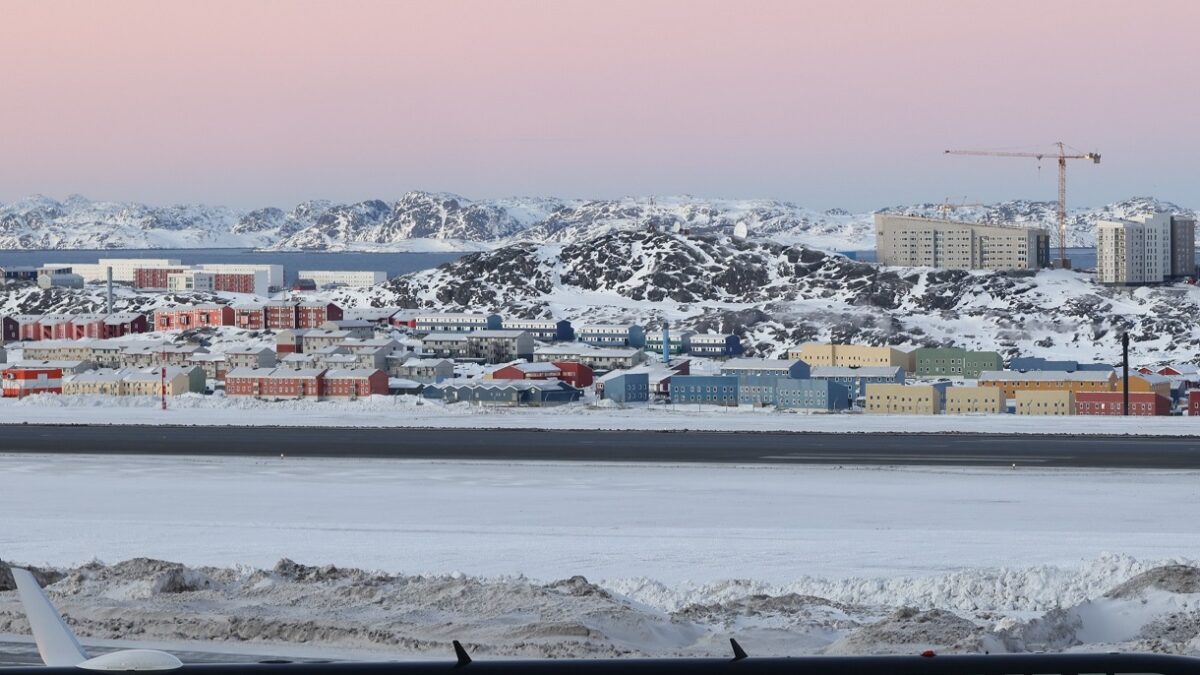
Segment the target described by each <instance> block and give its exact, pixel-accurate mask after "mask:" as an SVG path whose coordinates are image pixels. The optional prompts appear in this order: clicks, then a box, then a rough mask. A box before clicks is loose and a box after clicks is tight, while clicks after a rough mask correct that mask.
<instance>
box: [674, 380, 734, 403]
mask: <svg viewBox="0 0 1200 675" xmlns="http://www.w3.org/2000/svg"><path fill="white" fill-rule="evenodd" d="M671 403H698V404H707V405H730V406H736V405H737V404H738V378H736V377H734V376H732V375H675V376H674V377H672V378H671Z"/></svg>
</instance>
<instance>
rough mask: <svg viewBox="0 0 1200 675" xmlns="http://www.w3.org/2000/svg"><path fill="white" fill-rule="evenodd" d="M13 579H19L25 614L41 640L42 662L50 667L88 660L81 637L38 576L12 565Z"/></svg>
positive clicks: (70, 664)
mask: <svg viewBox="0 0 1200 675" xmlns="http://www.w3.org/2000/svg"><path fill="white" fill-rule="evenodd" d="M9 569H10V570H11V571H12V575H13V580H14V581H16V582H17V594H18V595H19V596H20V598H21V605H22V606H24V608H25V616H26V618H28V619H29V628H30V630H31V631H32V632H33V639H34V641H35V642H37V648H38V653H39V654H41V655H42V662H43V663H45V664H46V665H47V666H77V665H79V664H81V663H83V662H84V661H87V660H88V655H87V653H86V652H84V651H83V647H81V646H79V640H76V639H75V634H74V633H72V632H71V629H70V628H69V627H68V626H67V622H65V621H63V618H62V616H61V615H60V614H59V613H58V610H57V609H55V608H54V605H53V604H51V603H50V598H48V597H46V592H45V591H43V590H42V587H41V586H39V585H38V582H37V579H34V578H33V575H32V574H30V573H29V570H24V569H21V568H19V567H10V568H9Z"/></svg>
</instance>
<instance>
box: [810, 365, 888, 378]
mask: <svg viewBox="0 0 1200 675" xmlns="http://www.w3.org/2000/svg"><path fill="white" fill-rule="evenodd" d="M901 370H904V369H903V368H901V367H900V366H859V367H858V368H852V367H850V366H813V367H812V369H810V370H809V375H808V376H809V377H811V378H813V379H819V378H822V377H888V378H891V377H895V376H896V372H897V371H901Z"/></svg>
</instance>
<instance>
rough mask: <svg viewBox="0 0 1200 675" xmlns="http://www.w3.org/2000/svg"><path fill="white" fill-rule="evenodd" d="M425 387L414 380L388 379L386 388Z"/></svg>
mask: <svg viewBox="0 0 1200 675" xmlns="http://www.w3.org/2000/svg"><path fill="white" fill-rule="evenodd" d="M423 386H425V385H424V384H422V383H420V382H417V381H416V380H407V379H405V378H403V377H389V378H388V388H390V389H419V388H421V387H423Z"/></svg>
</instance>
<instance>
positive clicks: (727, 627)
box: [0, 558, 1200, 658]
mask: <svg viewBox="0 0 1200 675" xmlns="http://www.w3.org/2000/svg"><path fill="white" fill-rule="evenodd" d="M1138 567H1139V566H1131V565H1127V566H1124V567H1122V568H1121V569H1124V570H1126V571H1127V572H1129V573H1128V574H1127V575H1125V576H1124V577H1123V578H1120V579H1119V581H1118V582H1117V584H1116V586H1115V588H1114V591H1116V590H1118V589H1125V590H1122V592H1121V593H1122V594H1125V595H1129V596H1130V597H1128V598H1117V597H1113V596H1114V595H1117V594H1116V593H1110V594H1108V595H1102V594H1100V593H1097V594H1096V595H1094V596H1092V597H1090V598H1085V599H1084V600H1083V601H1082V602H1079V603H1077V604H1075V605H1073V606H1065V607H1055V608H1053V609H1050V610H1049V611H1046V612H1044V613H1041V614H1037V613H1031V612H1030V611H1029V610H1028V609H1027V607H1028V606H1029V603H1028V601H1027V600H1023V599H1022V598H1020V597H1019V596H1016V595H1014V596H1011V597H1010V604H1008V605H1007V606H1004V607H998V608H993V609H986V610H972V609H956V608H954V607H952V605H954V604H961V602H960V600H959V599H958V596H957V594H956V593H953V592H952V593H949V594H945V595H942V596H930V600H929V601H928V602H926V603H922V604H919V605H918V604H913V603H907V602H901V601H900V600H901V599H902V596H898V595H892V596H888V595H886V594H883V593H882V592H881V593H880V594H879V595H877V596H876V597H875V600H876V602H873V603H862V604H852V603H848V602H843V601H840V600H837V599H831V598H829V597H823V596H817V595H810V594H803V593H796V592H784V593H776V594H772V593H762V592H756V593H744V592H740V593H739V592H733V591H731V589H732V588H735V587H736V588H740V589H742V590H743V591H744V590H745V589H747V588H752V587H755V586H756V585H755V584H752V583H750V582H740V583H738V584H731V585H730V586H728V587H722V586H718V585H714V586H710V587H709V588H708V590H707V591H705V592H699V591H697V590H695V589H692V591H691V592H690V596H691V597H693V598H694V599H695V600H696V602H692V603H690V604H686V605H684V606H681V607H679V608H677V609H675V610H673V611H664V609H662V608H661V607H656V606H654V605H652V604H648V603H646V602H643V601H641V600H639V599H638V598H636V597H632V596H630V595H627V594H625V593H622V592H621V591H620V590H618V588H617V587H619V586H620V585H621V584H614V583H610V582H600V583H594V582H591V581H589V580H588V579H586V578H584V577H582V576H573V577H569V578H566V579H559V580H556V581H552V582H549V583H543V582H538V581H535V580H532V579H528V578H526V577H523V576H515V577H496V578H482V577H471V576H466V575H463V574H458V573H451V574H438V575H403V574H388V573H385V572H375V571H368V570H363V569H356V568H349V567H338V566H334V565H320V566H315V565H304V564H301V563H297V562H295V561H292V560H288V559H283V560H280V561H279V562H278V564H276V565H275V566H274V567H273V568H271V569H252V568H245V567H233V568H215V567H205V568H192V567H188V566H186V565H183V564H180V563H176V562H169V561H163V560H153V559H148V558H135V559H132V560H126V561H123V562H120V563H116V564H112V565H106V564H104V563H100V562H95V561H93V562H90V563H87V564H85V565H82V566H80V567H77V568H73V569H69V570H61V571H57V572H55V573H51V574H49V575H48V576H46V577H45V582H47V583H48V584H49V585H48V590H49V592H50V593H51V594H52V595H53V596H55V598H56V601H57V602H58V603H59V604H60V606H61V608H62V609H63V611H64V613H65V614H66V615H67V616H69V618H70V620H71V623H72V625H73V626H74V627H75V628H76V630H77V631H78V632H79V634H80V635H82V636H84V637H90V638H102V639H134V640H139V641H143V642H146V641H161V642H177V641H179V640H189V641H191V640H196V641H204V642H208V643H234V642H236V643H249V644H251V645H255V644H258V645H262V646H263V647H268V646H269V649H270V650H271V651H272V652H273V653H281V652H282V653H286V651H287V647H288V645H294V646H299V645H305V646H316V647H322V646H323V647H327V648H330V649H335V648H336V649H350V650H373V653H376V654H378V653H380V652H385V653H387V654H392V655H403V654H411V655H428V654H431V653H448V649H449V647H448V645H449V641H450V640H453V639H458V640H462V641H463V642H465V643H467V644H470V645H471V648H472V649H473V650H474V651H476V652H478V653H481V654H488V655H494V656H514V657H535V658H542V657H579V656H604V657H616V656H631V655H636V656H676V655H679V656H727V649H728V647H727V643H726V639H727V638H728V637H729V636H730V635H736V636H737V637H738V638H739V640H740V641H741V642H742V643H743V644H746V645H747V646H748V647H749V646H752V652H753V653H754V654H757V655H761V656H770V655H789V654H791V655H798V654H806V653H807V654H831V655H857V654H914V653H919V652H921V651H923V650H926V649H933V650H935V651H938V652H950V653H955V652H957V653H980V652H984V651H989V652H1023V651H1034V650H1047V651H1061V650H1069V649H1079V648H1087V649H1097V648H1105V649H1110V648H1111V649H1123V650H1128V649H1145V650H1153V651H1160V652H1168V653H1184V654H1188V653H1196V652H1197V651H1198V649H1200V598H1198V597H1197V595H1196V594H1195V593H1193V592H1191V589H1193V588H1194V587H1193V586H1192V585H1191V584H1192V572H1190V571H1188V570H1190V569H1194V568H1187V566H1182V565H1167V566H1150V567H1148V568H1147V569H1145V570H1141V571H1137V572H1133V571H1131V570H1134V569H1137V568H1138ZM1184 568H1187V569H1184ZM0 569H4V568H0ZM1109 569H1112V568H1111V567H1110V568H1109ZM977 573H978V571H977ZM965 574H967V573H966V572H965V571H964V575H965ZM979 578H986V577H984V576H980V577H979ZM1066 578H1067V577H1066V576H1065V575H1064V576H1061V577H1058V576H1056V577H1054V582H1053V583H1055V584H1059V583H1061V581H1063V580H1064V579H1066ZM947 579H948V577H941V578H939V579H934V580H931V583H932V584H933V585H935V586H938V585H940V587H941V588H943V590H946V589H949V584H948V583H947ZM914 582H915V580H912V579H910V580H908V582H907V583H909V584H912V583H914ZM830 583H832V582H830ZM1097 583H1099V582H1096V581H1095V580H1093V583H1091V584H1090V585H1089V588H1094V587H1095V586H1096V584H1097ZM876 585H877V587H878V588H880V589H883V588H886V587H888V586H887V583H886V580H876ZM901 587H902V584H897V585H893V586H892V588H901ZM664 588H665V587H664ZM1168 589H1177V590H1168ZM666 595H667V593H666V591H663V596H664V597H665V596H666ZM680 595H682V594H680ZM643 596H645V594H643ZM1059 597H1060V599H1061V598H1064V597H1066V594H1064V593H1062V589H1061V588H1060V589H1059ZM27 630H28V627H27V625H26V623H25V617H24V613H23V610H22V609H21V608H20V606H19V603H18V602H17V598H16V594H15V593H13V592H11V591H9V592H0V632H5V631H6V632H13V633H24V632H26V631H27Z"/></svg>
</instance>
